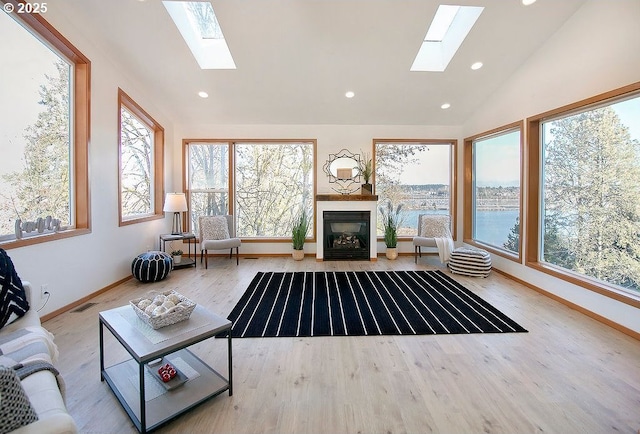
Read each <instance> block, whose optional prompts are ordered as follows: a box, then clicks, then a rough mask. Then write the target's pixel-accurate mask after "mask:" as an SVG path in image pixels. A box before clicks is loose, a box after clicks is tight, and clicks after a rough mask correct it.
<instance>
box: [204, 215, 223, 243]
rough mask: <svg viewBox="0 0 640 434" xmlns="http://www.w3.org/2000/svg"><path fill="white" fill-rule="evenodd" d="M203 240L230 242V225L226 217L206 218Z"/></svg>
mask: <svg viewBox="0 0 640 434" xmlns="http://www.w3.org/2000/svg"><path fill="white" fill-rule="evenodd" d="M200 230H201V231H202V239H203V240H228V239H229V238H230V236H229V225H228V223H227V218H226V217H225V216H214V217H205V218H203V219H202V227H201V228H200Z"/></svg>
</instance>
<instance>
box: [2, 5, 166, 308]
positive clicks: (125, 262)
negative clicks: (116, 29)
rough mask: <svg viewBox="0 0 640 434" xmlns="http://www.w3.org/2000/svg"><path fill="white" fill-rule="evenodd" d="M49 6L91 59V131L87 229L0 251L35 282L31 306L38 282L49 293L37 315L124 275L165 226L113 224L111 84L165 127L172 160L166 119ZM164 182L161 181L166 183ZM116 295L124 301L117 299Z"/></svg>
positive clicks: (53, 19) (114, 104) (50, 17)
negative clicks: (89, 206) (89, 210)
mask: <svg viewBox="0 0 640 434" xmlns="http://www.w3.org/2000/svg"><path fill="white" fill-rule="evenodd" d="M63 9H64V8H50V9H49V12H47V15H46V19H47V21H49V22H50V23H51V24H52V25H53V26H54V27H55V28H56V29H57V30H58V31H60V33H62V34H63V35H64V36H65V37H66V38H67V39H68V40H69V41H70V42H71V43H72V44H74V45H75V46H76V48H78V49H79V50H80V51H81V52H82V53H83V54H84V55H85V56H87V57H88V58H89V59H90V60H91V139H90V145H89V168H90V172H89V177H90V191H91V233H90V234H88V235H82V236H77V237H72V238H68V239H63V240H59V241H54V242H47V243H41V244H37V245H33V246H28V247H21V248H15V249H10V250H8V251H7V253H8V254H9V256H10V257H11V258H12V260H13V262H14V264H15V266H16V270H17V271H18V274H19V276H20V277H21V279H23V280H28V281H30V282H31V283H32V284H33V286H34V289H35V291H34V292H35V293H36V294H35V300H34V304H35V306H34V307H35V308H39V307H40V306H41V304H42V302H43V300H40V299H39V293H40V287H41V285H45V284H46V285H48V290H49V292H50V293H51V298H50V299H49V301H48V302H47V304H46V306H45V307H44V308H43V309H42V310H41V311H40V314H41V315H44V314H46V313H50V312H53V311H55V310H57V309H60V308H63V307H65V306H67V305H69V304H71V303H73V302H74V301H77V300H79V299H81V298H83V297H85V296H87V295H89V294H91V293H93V292H96V291H98V290H100V289H102V288H104V287H106V286H108V285H110V284H112V283H114V282H116V281H118V280H120V279H122V278H124V277H127V276H130V275H131V268H130V267H131V261H132V259H133V258H134V257H135V256H136V255H137V254H138V253H140V252H144V251H146V250H147V249H151V248H157V246H158V234H160V233H166V232H168V231H170V228H171V220H170V218H165V219H162V220H155V221H153V222H148V223H140V224H135V225H129V226H124V227H119V226H118V196H117V186H118V134H117V128H118V127H117V125H118V123H117V122H118V119H117V115H118V98H117V97H118V87H121V88H122V89H123V90H124V91H125V92H127V93H128V94H129V96H131V97H132V98H133V99H134V100H135V101H136V102H138V103H139V104H140V105H141V106H142V107H143V108H144V109H145V110H146V111H147V112H148V113H149V114H150V115H151V116H152V117H153V118H154V119H156V121H158V122H159V123H160V124H161V125H162V126H163V127H164V128H165V138H166V143H168V144H169V145H168V149H167V154H168V155H167V156H166V162H167V163H166V164H167V165H168V166H169V168H170V167H171V160H172V155H173V149H172V148H171V144H172V143H173V127H172V125H171V123H170V122H169V118H168V117H167V116H164V115H163V114H162V113H160V112H159V111H158V110H157V108H156V106H154V103H153V100H152V98H151V96H152V95H153V93H151V92H150V91H149V90H146V89H144V85H143V84H141V83H137V82H135V81H133V80H131V79H129V78H128V77H126V76H124V75H123V73H122V71H123V68H121V67H120V66H119V65H117V64H114V63H112V61H111V60H109V59H108V58H107V57H106V56H105V55H104V54H103V52H102V50H101V49H100V48H99V47H98V46H97V45H96V44H95V43H93V42H92V41H91V40H90V39H89V38H88V37H87V35H85V34H80V33H79V31H78V30H77V29H76V28H75V27H74V25H73V23H72V21H71V20H70V19H69V18H67V16H65V14H64V13H63ZM169 186H170V184H166V186H165V189H167V190H168V189H169ZM123 302H126V300H125V301H123Z"/></svg>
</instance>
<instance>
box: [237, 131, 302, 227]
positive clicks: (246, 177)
mask: <svg viewBox="0 0 640 434" xmlns="http://www.w3.org/2000/svg"><path fill="white" fill-rule="evenodd" d="M235 151H236V164H235V175H236V178H235V182H236V194H235V200H236V210H237V222H238V235H239V236H243V237H291V228H292V227H293V223H294V222H295V221H296V219H297V218H298V216H299V215H300V213H301V212H303V211H305V212H306V213H307V216H309V218H310V219H311V220H313V218H314V217H313V201H314V186H313V170H314V162H313V154H314V152H313V144H312V143H246V144H245V143H237V144H236V146H235Z"/></svg>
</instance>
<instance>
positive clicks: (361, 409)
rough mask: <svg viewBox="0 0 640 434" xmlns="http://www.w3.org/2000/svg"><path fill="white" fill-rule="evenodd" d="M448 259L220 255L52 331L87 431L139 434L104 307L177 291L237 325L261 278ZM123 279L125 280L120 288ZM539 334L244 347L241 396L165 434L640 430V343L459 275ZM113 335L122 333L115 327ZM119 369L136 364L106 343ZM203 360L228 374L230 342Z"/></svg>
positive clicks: (108, 297)
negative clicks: (106, 377)
mask: <svg viewBox="0 0 640 434" xmlns="http://www.w3.org/2000/svg"><path fill="white" fill-rule="evenodd" d="M438 264H439V263H438V261H437V257H433V256H429V257H427V258H426V259H425V258H423V259H422V260H421V262H420V264H418V265H415V264H414V262H413V258H412V257H400V258H399V259H398V260H397V261H388V260H387V259H386V258H384V257H382V258H380V260H378V261H377V262H316V261H315V259H314V258H307V259H305V260H304V261H302V262H295V261H293V260H291V259H289V258H259V259H243V258H241V259H240V265H239V266H236V265H235V260H228V259H227V258H213V259H210V261H209V269H208V270H205V269H204V267H200V265H199V264H198V268H197V269H193V268H191V269H182V270H176V271H174V272H173V273H172V274H171V275H170V276H169V277H168V278H167V279H166V280H164V281H162V282H158V283H155V284H141V283H139V282H137V281H135V280H130V281H128V282H125V283H124V284H122V285H119V286H118V287H116V288H114V289H112V290H110V291H108V292H107V293H104V294H101V295H100V296H97V297H95V298H94V299H92V300H91V302H93V303H96V304H95V305H94V306H92V307H90V308H88V309H86V310H84V311H82V312H67V313H64V314H62V315H59V316H57V317H56V318H53V319H51V320H49V321H47V322H45V323H44V326H45V327H47V328H48V329H49V330H50V331H51V332H52V333H54V334H55V337H56V342H57V344H58V347H59V350H60V358H59V362H58V367H59V369H60V371H61V373H62V375H63V376H64V379H65V382H66V386H67V406H68V409H69V411H70V413H71V415H72V416H73V418H74V419H75V421H76V423H77V425H78V428H79V430H80V431H81V432H83V433H103V432H104V433H107V432H110V433H133V432H137V431H136V430H135V428H134V427H133V425H132V423H131V422H130V420H129V418H128V416H127V415H126V413H125V412H124V410H123V409H122V408H121V406H120V404H119V403H118V401H117V400H116V398H115V396H114V394H113V393H112V392H111V390H110V389H109V388H108V386H107V385H106V383H101V382H100V374H99V359H98V312H100V311H102V310H107V309H110V308H113V307H117V306H121V305H125V304H127V303H128V300H130V299H133V298H136V297H139V296H142V295H143V294H144V293H146V292H147V291H148V290H151V289H154V290H166V289H177V290H179V291H180V292H181V293H183V294H184V295H186V296H188V297H190V298H191V299H193V300H195V301H197V302H198V303H199V304H201V305H203V306H204V307H206V308H207V309H209V310H211V311H213V312H216V313H218V314H219V315H222V316H225V317H226V316H227V315H228V314H229V312H230V311H231V309H232V308H233V306H234V305H235V303H236V302H237V301H238V299H239V298H240V296H241V295H242V293H243V292H244V290H245V289H246V287H247V285H248V284H249V282H250V281H251V279H252V278H253V276H254V275H255V273H256V272H258V271H313V270H386V269H396V270H412V269H429V268H439V266H438ZM119 277H121V276H114V280H116V279H117V278H119ZM454 278H455V279H456V280H458V281H460V282H462V283H463V284H464V285H465V286H466V287H467V288H469V289H470V290H472V291H473V292H474V293H476V294H478V295H479V296H481V297H482V298H484V299H485V300H487V301H488V302H489V303H491V304H493V305H494V306H495V307H497V308H498V309H500V310H501V311H502V312H504V313H505V314H507V315H508V316H510V317H511V318H512V319H514V320H515V321H517V322H518V323H519V324H521V325H522V326H523V327H525V328H526V329H527V330H528V331H529V333H510V334H487V335H481V334H470V335H453V336H444V335H438V336H382V337H375V336H369V337H366V336H365V337H312V338H265V339H255V338H252V339H235V340H234V343H233V369H234V394H233V396H232V397H229V396H228V393H223V394H222V395H219V396H217V397H215V398H213V399H211V400H209V401H207V402H206V403H204V404H203V405H201V406H199V407H197V408H195V409H193V410H191V411H190V412H189V413H187V414H185V415H183V416H181V417H180V418H178V419H177V420H175V421H173V422H171V423H170V424H168V425H166V426H165V427H163V428H161V429H159V430H158V431H157V432H162V433H192V432H193V433H199V432H215V433H428V432H435V433H480V432H486V433H534V432H546V433H613V432H616V433H634V434H635V433H638V429H639V428H640V343H639V342H638V341H636V340H634V339H633V338H630V337H628V336H626V335H624V334H622V333H620V332H618V331H616V330H614V329H612V328H610V327H608V326H606V325H603V324H601V323H598V322H597V321H595V320H592V319H590V318H588V317H587V316H585V315H582V314H580V313H578V312H576V311H573V310H571V309H569V308H568V307H565V306H564V305H562V304H560V303H558V302H555V301H553V300H551V299H549V298H546V297H545V296H543V295H541V294H538V293H537V292H534V291H532V290H531V289H528V288H526V287H524V286H522V285H520V284H518V283H514V282H512V281H511V280H509V279H507V278H506V277H504V276H501V275H499V274H497V273H495V272H494V273H492V274H491V276H490V277H488V278H487V279H474V278H465V277H460V276H454ZM105 336H108V337H110V335H109V334H108V333H107V332H105ZM106 352H107V353H108V357H107V364H109V363H112V362H114V361H117V360H123V359H124V358H125V357H126V353H125V352H124V350H122V349H121V348H120V346H119V345H118V344H117V343H116V342H115V341H114V340H113V339H111V340H109V339H107V350H106ZM196 352H197V354H198V355H200V356H201V357H202V358H204V359H205V360H206V361H207V362H208V363H212V364H217V365H218V366H220V365H221V366H222V368H223V369H222V370H221V371H222V372H223V373H225V372H226V369H224V367H225V360H226V359H225V358H226V350H225V342H224V340H223V339H216V340H209V341H206V342H204V343H202V344H199V345H198V346H197V348H196Z"/></svg>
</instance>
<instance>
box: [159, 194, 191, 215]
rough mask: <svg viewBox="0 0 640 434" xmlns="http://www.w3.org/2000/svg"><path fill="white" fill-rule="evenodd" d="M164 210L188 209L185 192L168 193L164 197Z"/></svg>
mask: <svg viewBox="0 0 640 434" xmlns="http://www.w3.org/2000/svg"><path fill="white" fill-rule="evenodd" d="M162 210H163V211H164V212H183V211H186V210H187V198H186V197H185V195H184V193H167V196H166V197H165V199H164V208H163V209H162Z"/></svg>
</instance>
